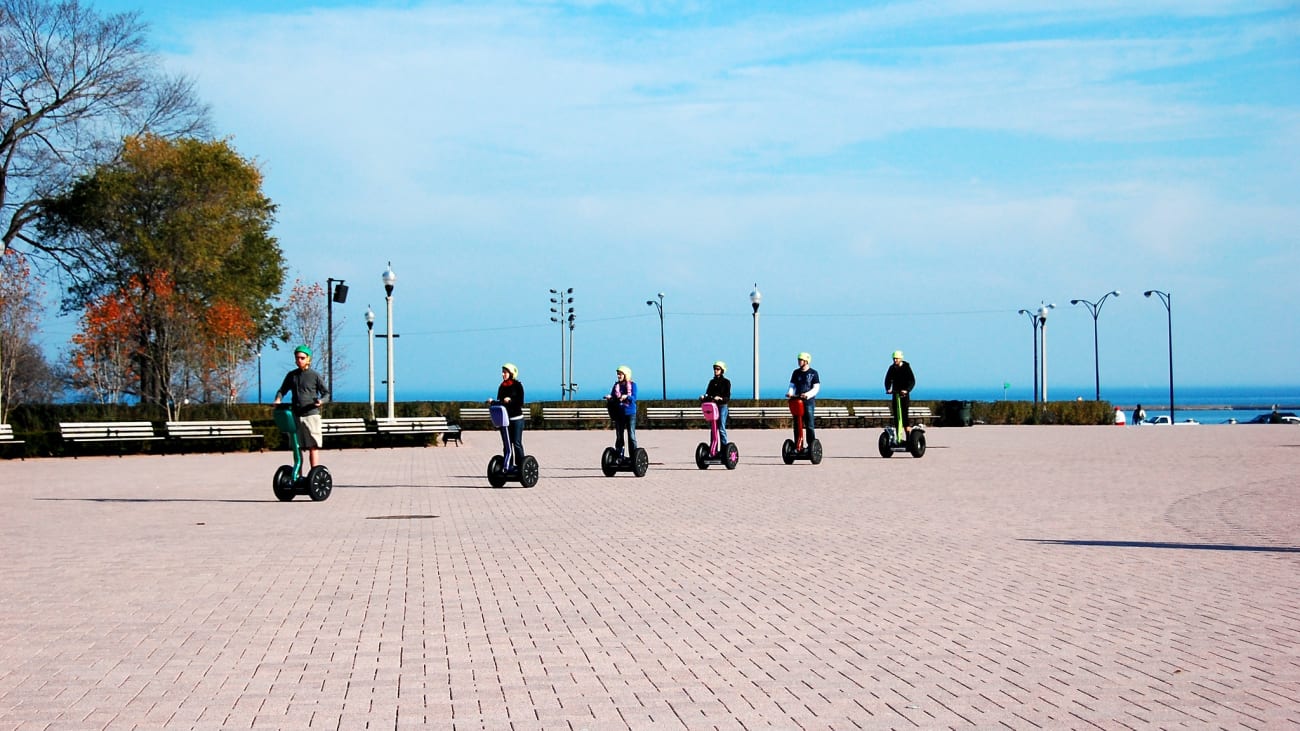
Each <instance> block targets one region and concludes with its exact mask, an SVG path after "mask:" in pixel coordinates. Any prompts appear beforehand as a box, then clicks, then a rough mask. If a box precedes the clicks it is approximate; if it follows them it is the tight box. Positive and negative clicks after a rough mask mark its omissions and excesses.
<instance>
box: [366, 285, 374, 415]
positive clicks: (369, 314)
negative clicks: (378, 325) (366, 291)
mask: <svg viewBox="0 0 1300 731" xmlns="http://www.w3.org/2000/svg"><path fill="white" fill-rule="evenodd" d="M366 340H368V341H370V368H369V370H368V373H369V375H370V378H368V379H367V381H366V383H367V385H368V386H369V389H368V390H369V394H370V419H371V421H373V420H374V418H375V311H374V310H372V309H370V305H366Z"/></svg>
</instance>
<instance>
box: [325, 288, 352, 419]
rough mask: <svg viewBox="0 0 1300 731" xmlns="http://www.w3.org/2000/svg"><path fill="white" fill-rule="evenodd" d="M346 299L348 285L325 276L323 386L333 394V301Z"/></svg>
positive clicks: (343, 301)
mask: <svg viewBox="0 0 1300 731" xmlns="http://www.w3.org/2000/svg"><path fill="white" fill-rule="evenodd" d="M347 301H348V285H346V284H344V283H343V280H342V279H334V278H333V277H327V278H326V279H325V344H326V345H325V348H326V349H325V374H326V376H325V377H326V380H327V383H326V384H325V387H326V388H328V389H329V390H330V395H331V397H332V396H333V394H334V303H335V302H337V303H339V304H344V303H346V302H347Z"/></svg>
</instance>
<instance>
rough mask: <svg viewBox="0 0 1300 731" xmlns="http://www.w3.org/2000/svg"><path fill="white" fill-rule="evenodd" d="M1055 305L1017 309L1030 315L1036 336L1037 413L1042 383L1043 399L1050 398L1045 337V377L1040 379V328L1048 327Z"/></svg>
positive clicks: (1033, 332)
mask: <svg viewBox="0 0 1300 731" xmlns="http://www.w3.org/2000/svg"><path fill="white" fill-rule="evenodd" d="M1053 307H1056V304H1043V306H1040V307H1039V308H1037V310H1019V311H1017V315H1026V316H1027V317H1028V319H1030V326H1031V328H1032V336H1034V407H1035V414H1037V406H1039V386H1040V385H1041V386H1043V401H1044V402H1047V399H1048V394H1047V390H1048V389H1047V369H1048V368H1047V359H1048V358H1047V342H1045V339H1044V343H1043V345H1044V352H1043V377H1041V379H1040V377H1039V328H1047V324H1048V310H1052V308H1053Z"/></svg>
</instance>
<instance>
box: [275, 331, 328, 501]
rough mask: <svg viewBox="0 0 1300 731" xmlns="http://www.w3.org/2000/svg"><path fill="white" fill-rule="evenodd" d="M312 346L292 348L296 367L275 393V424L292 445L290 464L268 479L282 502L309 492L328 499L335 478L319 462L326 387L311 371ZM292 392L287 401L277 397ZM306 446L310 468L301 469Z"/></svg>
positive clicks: (326, 396) (312, 496)
mask: <svg viewBox="0 0 1300 731" xmlns="http://www.w3.org/2000/svg"><path fill="white" fill-rule="evenodd" d="M311 356H312V353H311V348H309V347H307V346H306V345H299V346H298V347H296V348H294V349H293V357H294V362H295V363H296V364H297V367H296V368H294V369H293V370H291V371H289V372H288V373H287V374H285V376H284V381H283V382H282V383H281V384H280V389H279V390H278V391H276V392H275V400H274V401H273V402H272V403H274V404H275V411H274V416H275V425H276V426H277V427H279V429H280V430H281V431H282V432H284V433H285V434H288V435H289V443H290V445H291V446H292V447H293V465H292V466H290V465H281V466H280V468H279V469H277V470H276V471H275V476H274V477H273V478H272V479H271V489H272V491H273V492H274V493H275V497H276V498H277V499H279V500H282V501H286V502H287V501H289V500H293V498H294V496H295V495H304V494H305V495H308V496H309V497H311V499H312V500H315V501H317V502H319V501H321V500H325V499H327V498H329V496H330V493H331V492H332V491H333V489H334V478H333V476H332V475H330V471H329V470H328V469H326V468H325V467H324V466H323V465H321V464H320V448H321V444H322V443H323V442H324V437H323V435H322V432H321V423H320V418H321V417H320V407H321V406H322V405H323V404H324V403H325V401H326V400H328V399H329V393H330V392H329V389H328V388H326V386H325V379H324V378H322V377H321V375H320V373H318V372H316V371H315V370H312V367H311ZM286 394H292V397H291V399H290V401H289V403H285V404H282V403H280V399H281V398H283V397H284V396H285V395H286ZM303 447H306V449H307V455H308V459H309V462H310V464H311V469H310V470H308V472H307V473H306V474H305V475H304V474H303V472H302V449H303Z"/></svg>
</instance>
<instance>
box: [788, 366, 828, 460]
mask: <svg viewBox="0 0 1300 731" xmlns="http://www.w3.org/2000/svg"><path fill="white" fill-rule="evenodd" d="M821 390H822V379H821V376H819V375H817V371H815V370H813V368H812V355H811V354H809V353H800V354H799V367H798V368H795V369H794V373H791V374H790V388H788V389H787V390H786V392H785V395H786V398H795V397H798V398H800V399H802V400H803V428H804V433H805V434H807V438H805V439H804V442H803V446H804V449H810V448H812V443H813V440H814V439H816V438H817V430H816V429H814V428H813V411H814V409H815V407H816V405H817V392H818V391H821ZM794 438H795V443H796V444H797V443H798V442H799V435H798V434H795V435H794Z"/></svg>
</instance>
